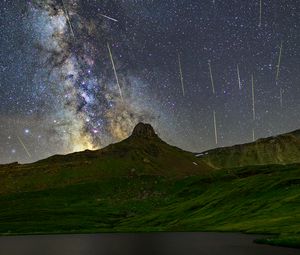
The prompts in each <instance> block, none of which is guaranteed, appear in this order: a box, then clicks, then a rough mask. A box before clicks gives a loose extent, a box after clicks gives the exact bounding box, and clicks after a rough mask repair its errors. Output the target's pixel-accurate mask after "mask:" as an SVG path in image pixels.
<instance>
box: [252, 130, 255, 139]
mask: <svg viewBox="0 0 300 255" xmlns="http://www.w3.org/2000/svg"><path fill="white" fill-rule="evenodd" d="M252 141H253V142H255V129H254V128H252Z"/></svg>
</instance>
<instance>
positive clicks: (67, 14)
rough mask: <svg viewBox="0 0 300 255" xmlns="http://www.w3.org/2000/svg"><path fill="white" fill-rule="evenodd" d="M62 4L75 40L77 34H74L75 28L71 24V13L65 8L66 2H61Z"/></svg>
mask: <svg viewBox="0 0 300 255" xmlns="http://www.w3.org/2000/svg"><path fill="white" fill-rule="evenodd" d="M61 2H62V5H63V9H64V13H65V16H66V19H67V22H68V24H69V28H70V31H71V33H72V36H73V38H75V34H74V30H73V26H72V23H71V20H70V15H69V12H68V10H67V8H66V6H65V3H64V0H61Z"/></svg>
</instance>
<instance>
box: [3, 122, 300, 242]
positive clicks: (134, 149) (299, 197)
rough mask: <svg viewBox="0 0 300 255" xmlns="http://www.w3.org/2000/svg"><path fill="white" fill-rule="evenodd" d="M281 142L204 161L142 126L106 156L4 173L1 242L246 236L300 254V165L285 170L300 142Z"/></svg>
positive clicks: (57, 160)
mask: <svg viewBox="0 0 300 255" xmlns="http://www.w3.org/2000/svg"><path fill="white" fill-rule="evenodd" d="M274 139H275V138H268V139H266V140H261V141H258V142H255V143H253V144H247V145H246V147H245V146H244V145H241V146H237V147H232V148H229V149H228V150H227V149H224V148H222V149H217V150H214V151H211V152H209V153H208V154H205V153H204V154H203V155H202V156H200V157H196V156H195V154H194V153H191V152H186V151H183V150H181V149H179V148H176V147H174V146H170V145H168V144H167V143H165V142H164V141H162V140H161V139H160V138H159V137H158V136H157V135H156V134H155V132H154V130H153V129H152V127H151V126H150V125H147V124H142V123H141V124H139V125H137V127H136V128H135V130H134V131H133V134H132V136H130V137H129V138H127V139H125V140H124V141H122V142H120V143H117V144H112V145H109V146H108V147H106V148H104V149H102V150H98V151H84V152H79V153H73V154H69V155H65V156H62V155H61V156H59V155H56V156H53V157H50V158H48V159H45V160H41V161H39V162H36V163H33V164H27V165H19V164H10V165H3V166H0V234H2V235H11V234H30V233H35V234H37V233H41V234H42V233H95V232H150V231H235V232H240V231H242V232H247V233H263V234H272V235H273V236H271V237H269V238H268V239H266V240H258V242H266V243H270V244H278V245H285V246H293V247H298V246H299V244H300V238H299V236H300V164H286V165H284V164H283V163H290V162H298V158H297V155H298V153H299V152H300V147H299V146H300V142H299V141H300V140H299V132H298V131H296V132H292V133H290V134H286V135H282V136H278V137H277V138H276V139H275V140H274ZM289 144H290V145H289ZM288 148H290V149H289V150H288ZM272 155H273V156H272ZM272 157H273V159H272ZM278 160H280V163H281V165H276V164H272V163H278ZM250 163H251V164H253V166H249V164H250ZM265 163H268V164H265ZM223 164H224V166H225V167H226V166H227V167H226V168H223V167H220V166H221V165H223ZM236 165H238V166H240V165H241V166H240V167H238V168H236V167H232V166H236ZM220 168H221V169H220Z"/></svg>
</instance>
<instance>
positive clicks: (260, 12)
mask: <svg viewBox="0 0 300 255" xmlns="http://www.w3.org/2000/svg"><path fill="white" fill-rule="evenodd" d="M261 19H262V0H259V24H258V26H259V27H261Z"/></svg>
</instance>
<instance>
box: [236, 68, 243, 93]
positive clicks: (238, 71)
mask: <svg viewBox="0 0 300 255" xmlns="http://www.w3.org/2000/svg"><path fill="white" fill-rule="evenodd" d="M236 69H237V76H238V82H239V89H242V85H241V77H240V68H239V64H237V67H236Z"/></svg>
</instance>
